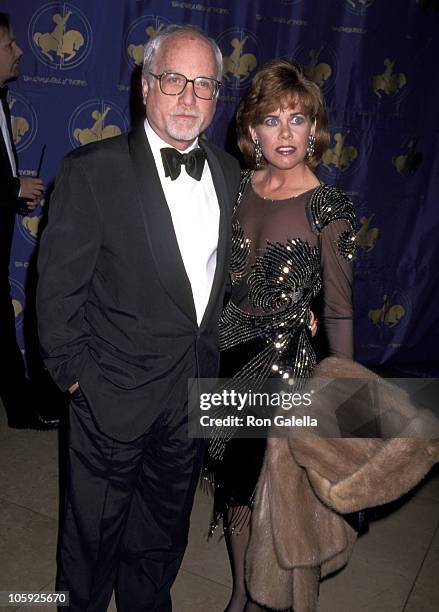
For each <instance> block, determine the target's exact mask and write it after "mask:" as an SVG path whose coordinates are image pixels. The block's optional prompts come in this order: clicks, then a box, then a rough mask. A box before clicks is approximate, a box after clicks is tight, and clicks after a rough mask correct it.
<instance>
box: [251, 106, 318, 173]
mask: <svg viewBox="0 0 439 612" xmlns="http://www.w3.org/2000/svg"><path fill="white" fill-rule="evenodd" d="M314 132H315V122H314V123H311V121H310V120H309V118H308V117H307V116H306V115H305V114H304V113H303V112H302V109H301V107H300V104H298V105H297V106H295V107H294V108H290V107H289V106H287V105H283V106H281V107H280V108H278V109H277V110H275V111H272V112H271V113H269V114H268V115H267V116H266V117H264V120H263V121H262V123H261V124H260V125H257V126H256V127H255V128H250V133H251V136H252V138H253V141H255V140H256V138H258V140H259V144H260V145H261V147H262V152H263V154H264V157H265V159H266V160H267V162H268V164H270V165H272V166H274V167H275V168H278V169H280V170H290V169H292V168H295V167H296V166H297V165H299V164H303V163H304V159H305V155H306V150H307V148H308V138H309V135H310V134H313V135H314Z"/></svg>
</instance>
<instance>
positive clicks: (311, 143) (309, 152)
mask: <svg viewBox="0 0 439 612" xmlns="http://www.w3.org/2000/svg"><path fill="white" fill-rule="evenodd" d="M315 148H316V138H315V136H313V135H312V134H310V135H309V136H308V147H307V149H306V155H305V159H311V157H312V156H313V155H314V151H315Z"/></svg>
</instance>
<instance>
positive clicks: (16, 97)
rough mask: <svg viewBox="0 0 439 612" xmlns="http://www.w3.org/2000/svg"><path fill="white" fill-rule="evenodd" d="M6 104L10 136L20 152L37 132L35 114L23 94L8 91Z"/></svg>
mask: <svg viewBox="0 0 439 612" xmlns="http://www.w3.org/2000/svg"><path fill="white" fill-rule="evenodd" d="M8 104H9V108H10V109H11V123H12V137H13V139H14V144H15V148H16V149H17V152H18V153H20V152H21V151H24V149H27V147H28V146H29V145H30V144H31V143H32V142H33V140H34V138H35V136H36V134H37V125H38V122H37V115H36V113H35V111H34V109H33V108H32V106H31V105H30V104H29V102H28V101H27V100H26V98H25V97H24V96H22V95H21V94H18V93H16V92H15V91H10V92H9V94H8Z"/></svg>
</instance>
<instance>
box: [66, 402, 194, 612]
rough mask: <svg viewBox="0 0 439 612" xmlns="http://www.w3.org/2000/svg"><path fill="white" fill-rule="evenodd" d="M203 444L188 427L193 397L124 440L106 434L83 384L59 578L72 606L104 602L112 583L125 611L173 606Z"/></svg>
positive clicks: (73, 419)
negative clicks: (189, 402) (135, 436)
mask: <svg viewBox="0 0 439 612" xmlns="http://www.w3.org/2000/svg"><path fill="white" fill-rule="evenodd" d="M121 409H123V407H121ZM203 451H204V441H203V440H197V439H189V438H188V436H187V409H186V406H179V407H172V408H170V409H169V410H164V411H163V414H162V415H161V416H160V417H159V418H158V419H157V420H156V421H155V422H154V424H153V425H152V426H151V428H150V430H149V431H147V432H146V433H145V434H144V435H143V436H141V437H140V438H138V439H137V440H135V441H133V442H129V443H122V442H118V441H115V440H112V439H110V438H108V437H106V436H105V435H103V434H102V433H101V432H100V431H99V430H98V429H97V427H96V425H95V423H94V421H93V418H92V415H91V412H90V409H89V407H88V405H87V402H86V400H85V398H84V396H83V395H82V393H81V391H80V390H78V391H77V392H75V393H74V394H73V396H72V398H71V402H70V434H69V448H68V475H67V480H68V482H67V491H66V510H65V519H64V525H63V528H62V533H61V543H60V551H59V565H58V580H57V589H58V590H65V591H69V592H70V609H71V610H75V611H76V610H78V611H79V610H81V611H84V612H85V611H87V612H91V611H93V612H98V611H102V612H104V611H106V610H107V607H108V604H109V601H110V598H111V593H112V591H113V588H116V598H117V605H118V610H119V611H120V612H140V611H142V612H147V611H148V612H149V611H154V612H169V611H171V610H172V604H171V597H170V588H171V586H172V584H173V582H174V580H175V577H176V575H177V572H178V569H179V567H180V565H181V562H182V559H183V554H184V551H185V548H186V544H187V536H188V531H189V516H190V512H191V509H192V504H193V498H194V494H195V490H196V486H197V482H198V477H199V473H200V469H201V463H202V458H203ZM63 610H65V608H63Z"/></svg>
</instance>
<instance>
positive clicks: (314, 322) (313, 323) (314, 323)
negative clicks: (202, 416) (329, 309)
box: [309, 310, 319, 338]
mask: <svg viewBox="0 0 439 612" xmlns="http://www.w3.org/2000/svg"><path fill="white" fill-rule="evenodd" d="M318 327H319V320H318V319H317V317H315V316H314V313H313V311H312V310H310V312H309V329H310V331H311V337H312V338H314V336H315V335H316V333H317V329H318Z"/></svg>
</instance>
